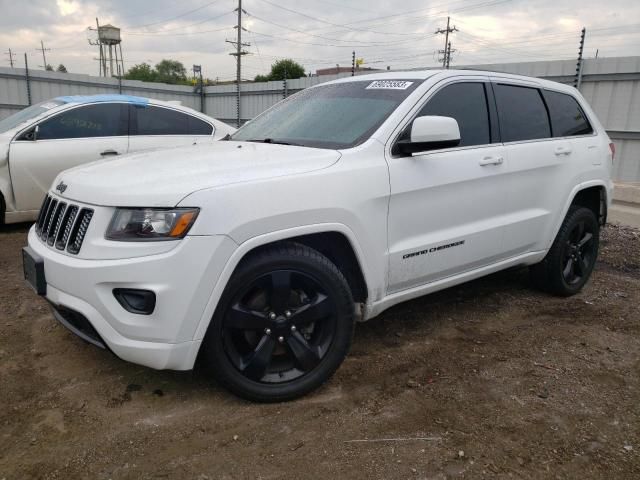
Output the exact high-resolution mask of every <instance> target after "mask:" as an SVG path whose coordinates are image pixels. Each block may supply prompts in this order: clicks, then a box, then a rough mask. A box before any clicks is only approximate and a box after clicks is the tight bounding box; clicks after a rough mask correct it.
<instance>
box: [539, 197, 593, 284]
mask: <svg viewBox="0 0 640 480" xmlns="http://www.w3.org/2000/svg"><path fill="white" fill-rule="evenodd" d="M599 237H600V225H599V223H598V219H597V218H596V216H595V214H594V213H593V211H591V210H590V209H588V208H585V207H580V206H572V207H571V208H570V209H569V213H567V216H566V218H565V219H564V222H563V223H562V226H561V227H560V231H559V232H558V235H557V236H556V239H555V241H554V242H553V245H552V246H551V249H550V250H549V252H548V253H547V256H546V257H545V258H544V260H543V261H542V262H540V263H539V264H537V265H533V266H532V267H531V276H532V279H533V281H534V283H535V284H536V286H538V287H539V288H541V289H543V290H545V291H547V292H550V293H553V294H556V295H561V296H570V295H574V294H576V293H578V292H579V291H580V290H581V289H582V287H584V285H585V284H586V283H587V281H588V280H589V277H590V276H591V272H592V271H593V268H594V266H595V263H596V259H597V257H598V246H599Z"/></svg>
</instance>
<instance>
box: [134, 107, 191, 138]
mask: <svg viewBox="0 0 640 480" xmlns="http://www.w3.org/2000/svg"><path fill="white" fill-rule="evenodd" d="M134 108H135V112H136V118H137V129H134V130H133V133H134V135H186V134H187V133H188V132H189V116H188V115H185V114H184V113H180V112H176V111H175V110H170V109H168V108H161V107H154V106H151V105H149V106H145V107H142V106H137V105H136V106H134Z"/></svg>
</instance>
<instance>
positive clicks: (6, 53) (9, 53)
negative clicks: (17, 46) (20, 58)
mask: <svg viewBox="0 0 640 480" xmlns="http://www.w3.org/2000/svg"><path fill="white" fill-rule="evenodd" d="M4 54H5V55H8V56H9V63H10V64H11V68H13V57H15V56H16V54H15V53H13V52H12V51H11V49H9V51H8V52H4Z"/></svg>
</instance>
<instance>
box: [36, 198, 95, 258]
mask: <svg viewBox="0 0 640 480" xmlns="http://www.w3.org/2000/svg"><path fill="white" fill-rule="evenodd" d="M91 218H93V209H91V208H84V207H80V206H78V205H73V204H71V203H66V202H63V201H60V200H57V199H56V198H55V197H53V196H51V195H47V196H46V197H45V199H44V202H43V203H42V208H41V209H40V213H39V214H38V220H37V221H36V234H37V235H38V237H39V238H40V239H41V240H42V241H43V242H44V243H45V244H46V245H48V246H50V247H54V248H56V249H57V250H61V251H63V250H66V251H67V252H69V253H70V254H72V255H77V254H78V253H79V252H80V249H81V248H82V243H83V242H84V238H85V236H86V234H87V230H88V229H89V224H90V223H91Z"/></svg>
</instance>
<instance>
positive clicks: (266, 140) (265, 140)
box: [246, 138, 304, 147]
mask: <svg viewBox="0 0 640 480" xmlns="http://www.w3.org/2000/svg"><path fill="white" fill-rule="evenodd" d="M246 141H247V142H257V143H272V144H274V145H292V146H294V147H303V146H304V145H300V144H299V143H293V142H285V141H284V140H278V139H276V138H263V139H255V140H246Z"/></svg>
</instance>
